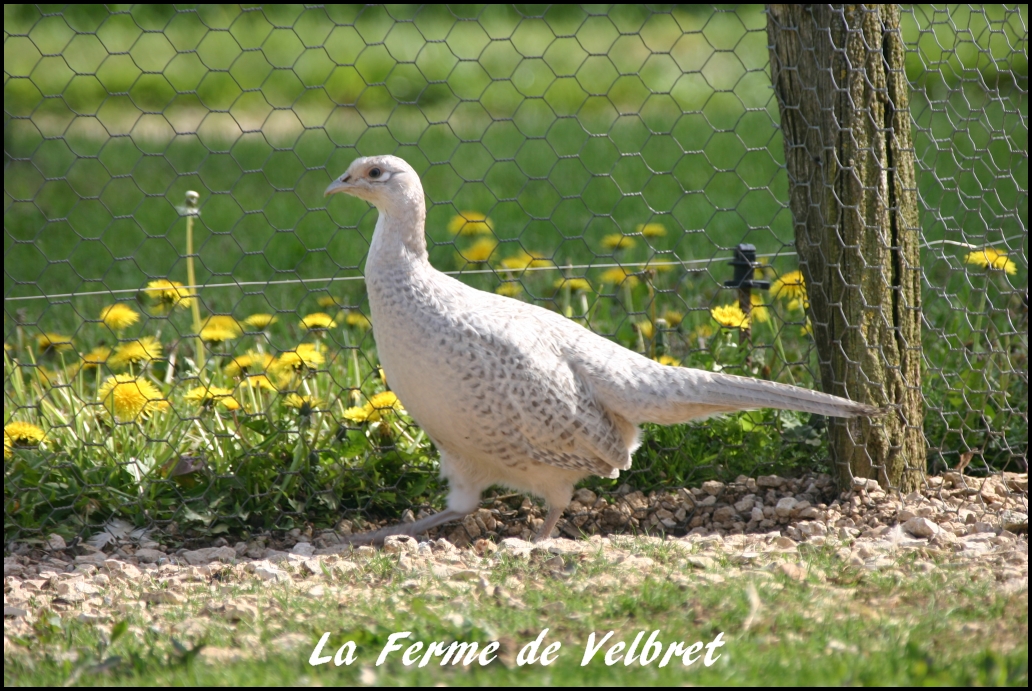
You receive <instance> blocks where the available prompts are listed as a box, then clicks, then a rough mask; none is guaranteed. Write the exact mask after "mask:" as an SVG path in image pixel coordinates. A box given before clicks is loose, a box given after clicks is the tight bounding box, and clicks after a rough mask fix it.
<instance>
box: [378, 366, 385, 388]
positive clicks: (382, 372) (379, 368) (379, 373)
mask: <svg viewBox="0 0 1032 691" xmlns="http://www.w3.org/2000/svg"><path fill="white" fill-rule="evenodd" d="M376 376H378V377H380V381H381V382H383V385H384V386H387V374H386V373H385V372H384V371H383V367H380V366H379V365H377V366H376Z"/></svg>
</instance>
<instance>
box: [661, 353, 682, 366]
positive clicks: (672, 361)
mask: <svg viewBox="0 0 1032 691" xmlns="http://www.w3.org/2000/svg"><path fill="white" fill-rule="evenodd" d="M656 362H658V363H659V364H661V365H667V366H669V367H680V366H681V361H680V360H678V359H677V358H675V357H671V356H670V355H660V356H659V357H658V358H656Z"/></svg>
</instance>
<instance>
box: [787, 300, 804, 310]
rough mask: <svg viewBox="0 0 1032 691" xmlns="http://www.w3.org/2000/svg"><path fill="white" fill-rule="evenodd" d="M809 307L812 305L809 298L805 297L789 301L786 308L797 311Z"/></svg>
mask: <svg viewBox="0 0 1032 691" xmlns="http://www.w3.org/2000/svg"><path fill="white" fill-rule="evenodd" d="M809 307H810V301H809V300H807V299H803V300H789V301H788V302H786V303H785V308H786V309H788V310H789V311H790V312H795V311H798V310H803V309H809Z"/></svg>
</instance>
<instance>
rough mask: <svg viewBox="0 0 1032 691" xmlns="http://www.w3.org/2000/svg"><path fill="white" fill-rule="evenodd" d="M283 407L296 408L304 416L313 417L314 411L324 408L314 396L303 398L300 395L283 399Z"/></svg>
mask: <svg viewBox="0 0 1032 691" xmlns="http://www.w3.org/2000/svg"><path fill="white" fill-rule="evenodd" d="M283 405H285V406H287V407H288V408H294V409H295V410H297V411H298V412H300V413H301V414H302V415H311V414H312V411H313V410H316V409H318V408H319V407H321V406H322V401H321V400H319V399H318V398H315V397H313V396H302V395H300V394H296V393H291V394H287V396H286V398H284V399H283Z"/></svg>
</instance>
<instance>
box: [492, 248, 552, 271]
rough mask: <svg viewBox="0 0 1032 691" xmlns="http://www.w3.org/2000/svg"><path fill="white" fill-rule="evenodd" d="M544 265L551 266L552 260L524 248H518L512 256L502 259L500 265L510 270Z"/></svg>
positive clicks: (521, 269)
mask: <svg viewBox="0 0 1032 691" xmlns="http://www.w3.org/2000/svg"><path fill="white" fill-rule="evenodd" d="M544 266H552V260H551V259H546V258H544V257H542V256H540V255H537V254H533V253H531V252H527V251H526V250H520V251H519V252H517V253H516V254H514V255H513V256H511V257H506V258H505V259H503V260H502V267H504V268H506V269H509V270H511V271H524V270H526V269H530V268H532V267H533V268H539V267H544Z"/></svg>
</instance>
